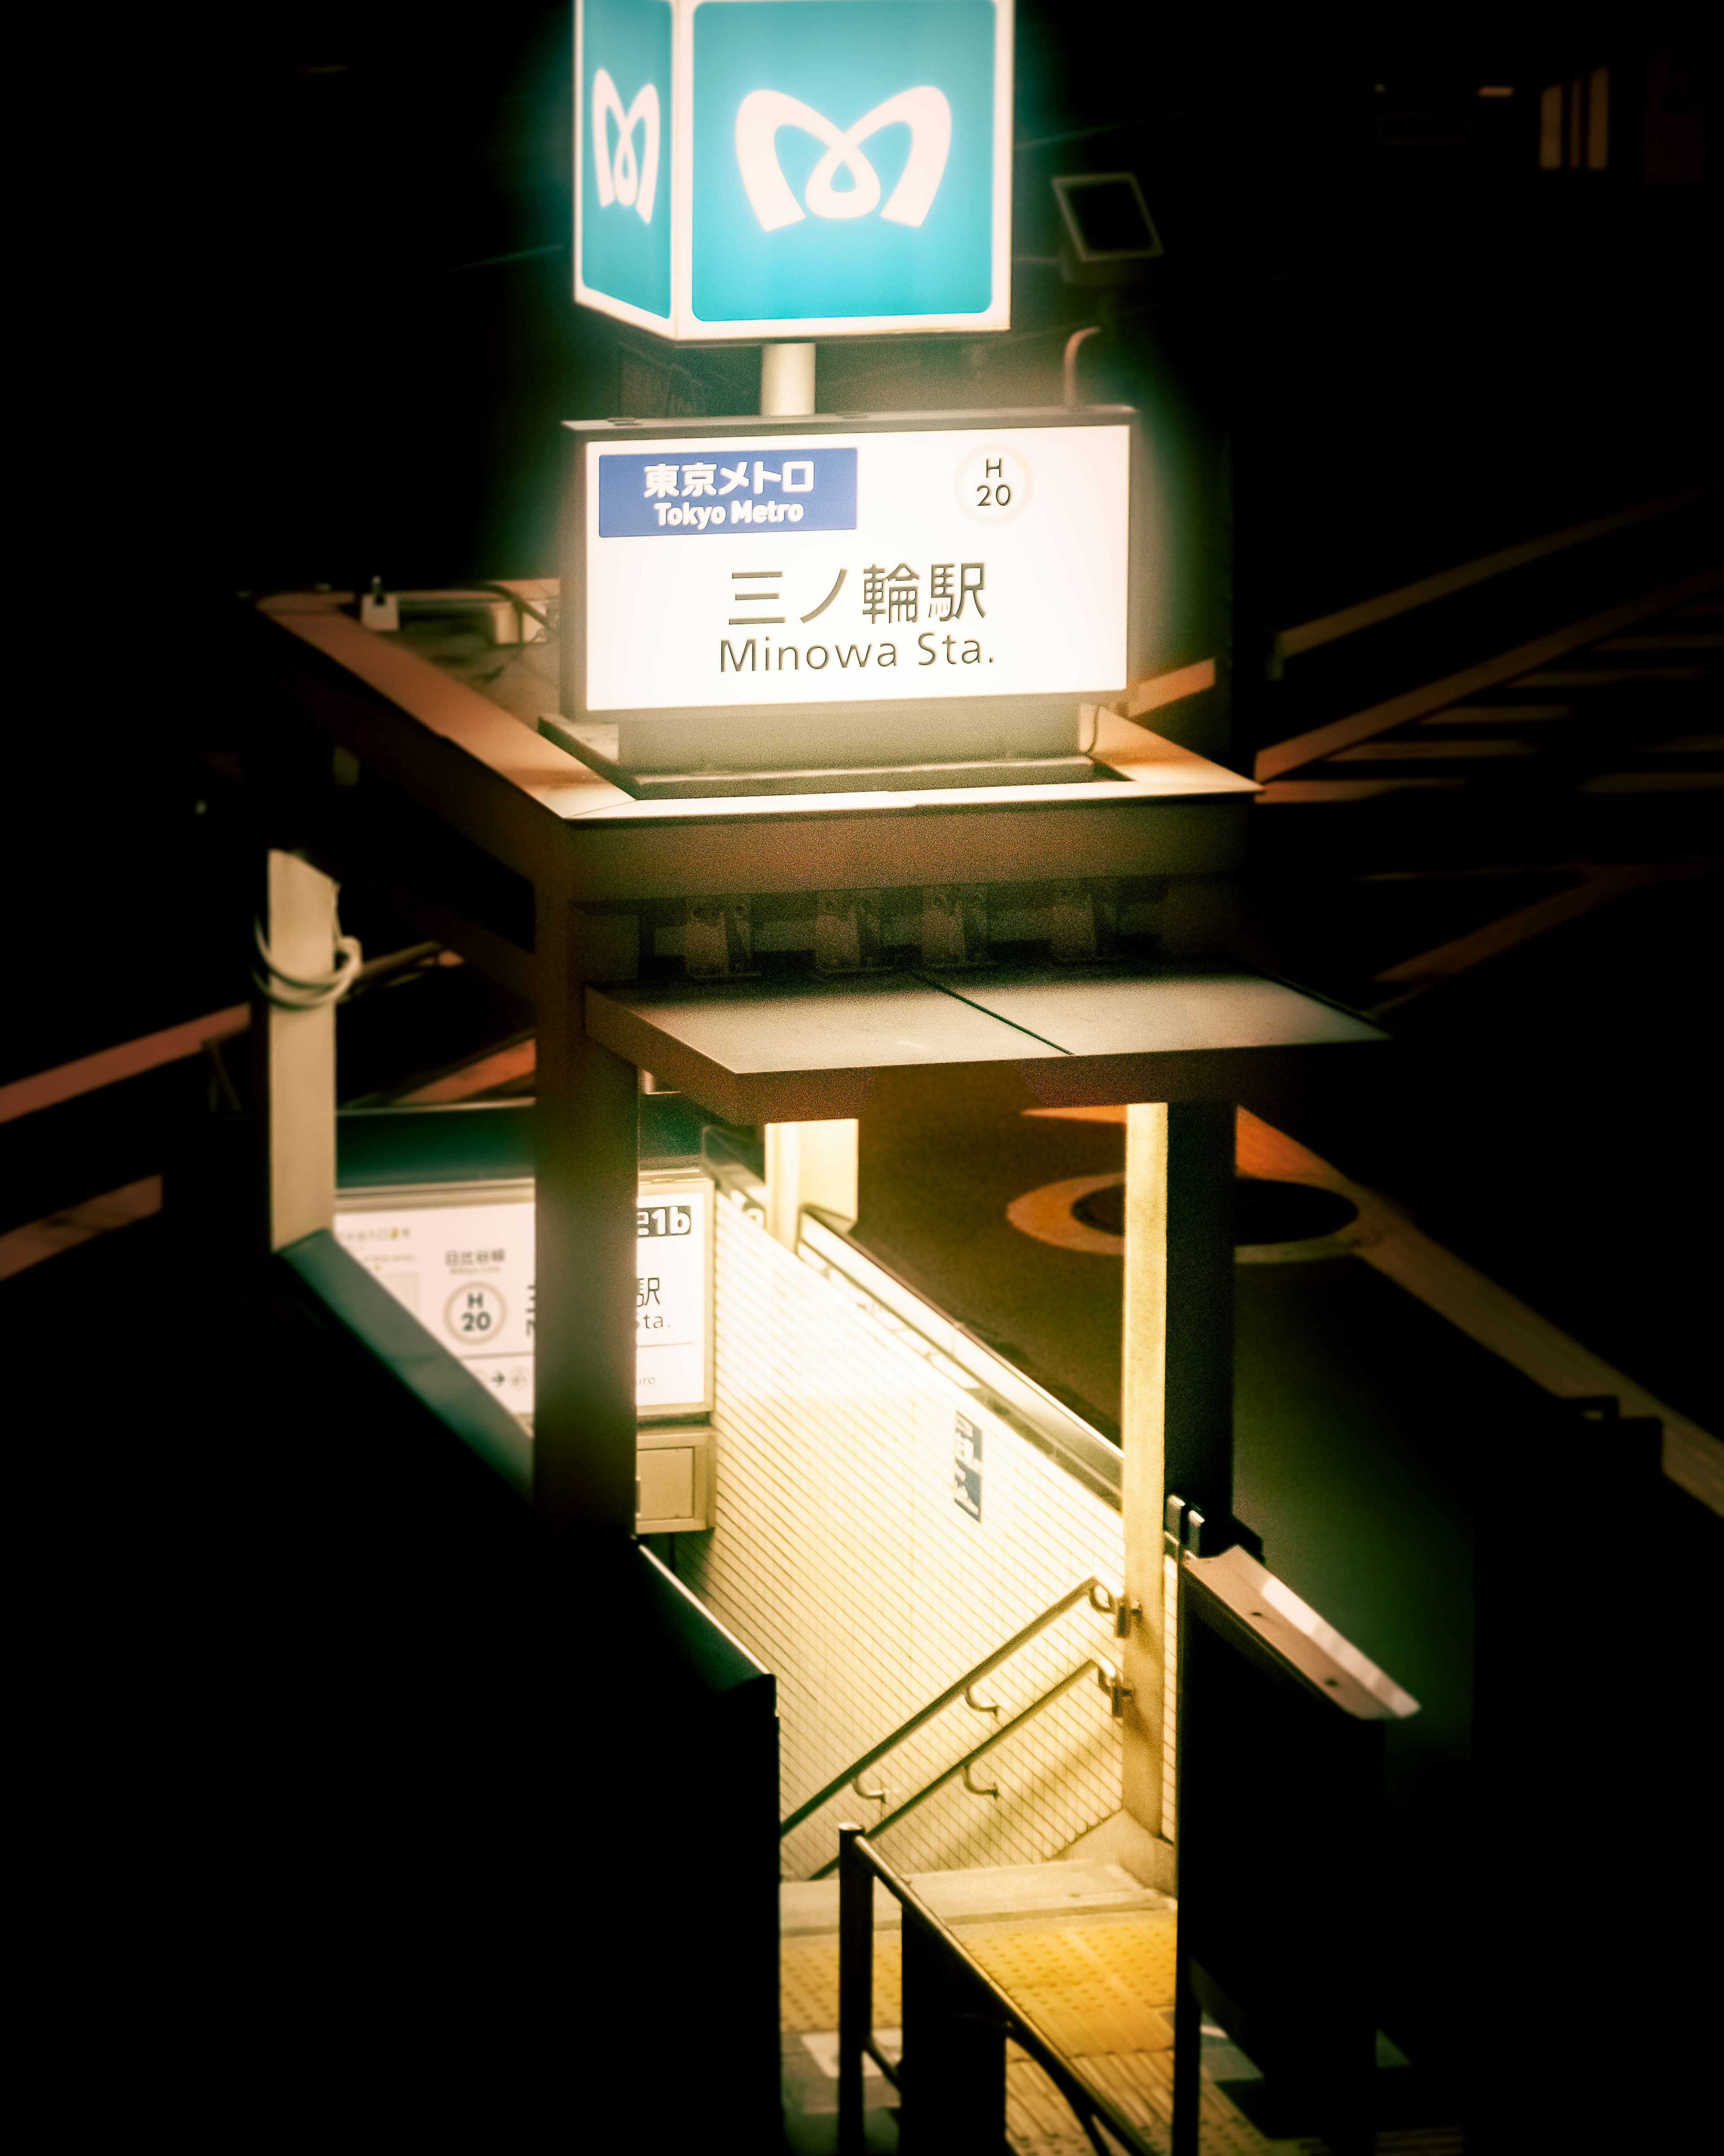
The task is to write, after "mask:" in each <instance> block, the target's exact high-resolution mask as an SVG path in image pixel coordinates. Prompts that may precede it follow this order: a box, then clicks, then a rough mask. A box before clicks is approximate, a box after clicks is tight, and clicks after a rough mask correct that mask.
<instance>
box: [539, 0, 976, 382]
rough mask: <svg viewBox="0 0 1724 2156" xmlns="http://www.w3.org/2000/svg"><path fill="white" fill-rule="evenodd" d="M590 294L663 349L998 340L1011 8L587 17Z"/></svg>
mask: <svg viewBox="0 0 1724 2156" xmlns="http://www.w3.org/2000/svg"><path fill="white" fill-rule="evenodd" d="M575 41H576V52H575V84H576V97H575V297H576V298H577V300H579V301H580V302H581V303H582V305H586V306H589V307H594V308H597V309H598V310H599V311H601V312H603V313H605V314H609V315H613V316H618V317H619V318H620V319H622V320H623V321H631V322H634V323H636V324H638V325H639V326H641V327H643V328H646V329H650V330H653V331H655V332H656V333H657V334H658V335H659V336H670V337H675V338H679V339H684V340H696V339H701V338H711V337H803V336H839V335H843V334H845V333H847V332H849V333H853V334H858V335H861V334H869V335H877V334H879V333H880V332H881V331H895V330H902V331H917V330H938V329H952V330H972V331H976V330H1000V329H1005V328H1007V327H1008V326H1009V323H1010V319H1011V313H1010V288H1011V164H1012V4H1011V0H577V6H576V11H575Z"/></svg>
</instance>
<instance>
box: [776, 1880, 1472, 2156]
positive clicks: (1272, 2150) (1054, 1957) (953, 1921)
mask: <svg viewBox="0 0 1724 2156" xmlns="http://www.w3.org/2000/svg"><path fill="white" fill-rule="evenodd" d="M910 1883H911V1885H912V1886H914V1887H915V1888H916V1892H918V1893H919V1894H921V1897H923V1899H924V1900H926V1902H928V1903H929V1904H930V1905H931V1907H933V1908H934V1910H935V1911H936V1912H937V1913H938V1914H939V1915H940V1916H942V1917H944V1918H945V1920H946V1922H947V1923H948V1924H950V1925H951V1926H952V1928H953V1929H954V1930H955V1931H957V1932H958V1933H960V1934H961V1936H962V1938H963V1941H964V1943H965V1945H966V1946H967V1948H969V1949H970V1951H971V1953H973V1954H974V1955H975V1957H976V1958H977V1961H979V1962H980V1963H982V1965H983V1968H984V1969H987V1970H988V1974H990V1975H991V1976H993V1978H994V1979H996V1981H997V1982H998V1984H1000V1985H1001V1986H1002V1987H1003V1989H1005V1990H1006V1991H1007V1992H1008V1993H1009V1994H1010V1995H1011V1996H1012V1998H1013V1999H1014V2000H1015V2001H1016V2002H1017V2003H1018V2005H1020V2006H1021V2007H1022V2008H1023V2010H1024V2012H1025V2013H1026V2014H1027V2015H1030V2016H1032V2017H1033V2018H1034V2020H1035V2021H1036V2022H1037V2023H1038V2024H1039V2026H1040V2027H1041V2028H1042V2029H1043V2030H1045V2031H1046V2033H1047V2035H1048V2036H1049V2040H1051V2041H1052V2042H1053V2043H1054V2045H1055V2046H1058V2048H1059V2049H1060V2051H1061V2052H1062V2053H1064V2055H1065V2056H1066V2057H1067V2058H1068V2059H1070V2061H1071V2063H1072V2065H1073V2066H1075V2068H1076V2070H1077V2071H1078V2072H1079V2073H1080V2074H1081V2075H1082V2076H1083V2077H1084V2078H1085V2080H1086V2081H1088V2082H1090V2085H1091V2086H1092V2087H1094V2088H1095V2089H1096V2090H1097V2091H1098V2092H1101V2093H1102V2094H1105V2095H1106V2096H1107V2097H1111V2099H1112V2101H1113V2102H1115V2103H1116V2105H1117V2106H1118V2107H1119V2108H1120V2110H1121V2112H1123V2113H1124V2114H1125V2116H1126V2117H1127V2118H1129V2119H1130V2120H1131V2122H1132V2123H1133V2124H1134V2125H1135V2126H1136V2127H1137V2129H1138V2131H1139V2132H1140V2133H1142V2135H1143V2137H1144V2138H1145V2139H1146V2140H1147V2142H1148V2143H1150V2144H1151V2146H1152V2148H1157V2149H1161V2150H1163V2151H1167V2150H1170V2149H1171V2147H1172V2093H1173V2091H1172V2065H1173V2051H1172V2045H1173V2029H1172V2006H1173V1947H1174V1924H1175V1910H1174V1904H1173V1903H1172V1901H1171V1900H1170V1899H1169V1898H1168V1897H1167V1896H1166V1895H1163V1894H1158V1893H1156V1892H1153V1891H1152V1889H1150V1888H1148V1887H1146V1886H1142V1885H1140V1884H1139V1882H1138V1881H1137V1880H1136V1879H1134V1878H1133V1877H1132V1876H1131V1874H1130V1873H1129V1872H1127V1871H1125V1870H1124V1869H1123V1868H1122V1867H1121V1866H1119V1865H1116V1864H1106V1863H1098V1862H1093V1861H1090V1862H1069V1863H1050V1864H1026V1865H1011V1866H998V1867H995V1868H989V1869H978V1870H975V1871H926V1872H921V1873H919V1874H915V1875H912V1876H911V1882H910ZM780 1894H781V1922H782V2025H783V2029H784V2032H785V2033H784V2054H785V2095H786V2105H787V2112H800V2113H802V2114H803V2116H804V2117H805V2118H806V2119H807V2121H808V2123H809V2124H811V2125H812V2124H813V2123H814V2121H815V2120H816V2119H817V2118H820V2117H824V2115H827V2114H830V2116H831V2117H832V2119H833V2123H834V2124H835V2121H836V2112H837V2081H836V2074H837V2056H838V2040H837V2036H836V2033H835V2032H836V2030H837V2027H838V1882H837V1881H836V1880H821V1881H795V1882H787V1883H786V1884H785V1885H784V1886H782V1888H781V1889H780ZM900 1938H901V1918H900V1911H899V1906H898V1903H897V1902H896V1901H895V1899H894V1898H893V1897H892V1896H891V1895H890V1894H889V1893H888V1892H886V1890H885V1887H884V1886H878V1885H876V1886H875V1948H874V2013H875V2025H876V2029H877V2031H878V2034H879V2040H880V2043H881V2047H882V2049H883V2050H885V2051H886V2052H887V2055H888V2056H892V2055H893V2053H894V2052H895V2050H896V2047H897V2043H898V2035H899V2029H900V2024H901V2021H902V2005H901V1988H900V1981H901V1980H900V1970H901V1958H900ZM868 2087H869V2103H870V2110H871V2111H875V2112H885V2110H886V2109H887V2107H889V2105H890V2104H891V2103H892V2102H895V2095H894V2092H893V2091H892V2090H891V2088H890V2085H889V2084H888V2083H887V2082H885V2079H884V2077H883V2076H880V2075H879V2074H878V2073H877V2072H873V2071H870V2077H869V2084H868ZM870 2125H871V2128H872V2130H871V2131H870V2148H874V2147H876V2146H877V2147H880V2148H885V2147H888V2146H890V2141H889V2140H886V2139H884V2138H880V2134H881V2132H882V2130H885V2131H887V2132H889V2130H890V2129H889V2128H886V2122H885V2118H884V2117H881V2118H880V2119H878V2120H872V2121H871V2122H870ZM1006 2133H1007V2138H1008V2142H1009V2143H1010V2144H1011V2146H1012V2148H1013V2149H1014V2150H1015V2151H1017V2152H1018V2156H1093V2152H1092V2150H1091V2145H1090V2141H1089V2139H1088V2138H1087V2137H1086V2135H1085V2133H1084V2130H1083V2128H1082V2127H1081V2126H1080V2125H1079V2123H1078V2122H1077V2120H1076V2118H1075V2117H1074V2116H1073V2115H1072V2113H1071V2112H1070V2110H1069V2109H1068V2108H1067V2107H1066V2105H1065V2102H1064V2101H1063V2099H1062V2098H1061V2097H1060V2095H1059V2093H1058V2092H1057V2091H1056V2090H1055V2089H1054V2086H1053V2084H1052V2082H1049V2079H1048V2077H1047V2076H1046V2075H1045V2074H1044V2072H1043V2071H1042V2070H1041V2068H1040V2067H1039V2066H1037V2065H1036V2063H1035V2061H1034V2060H1033V2059H1031V2058H1030V2057H1029V2056H1028V2055H1027V2054H1026V2053H1024V2051H1021V2050H1020V2049H1019V2047H1018V2046H1017V2045H1015V2044H1011V2045H1008V2046H1007V2054H1006ZM793 2145H794V2146H798V2147H802V2146H807V2147H810V2148H812V2147H813V2146H815V2145H817V2143H815V2142H814V2141H813V2140H803V2139H797V2138H794V2137H793ZM1202 2146H1203V2156H1319V2152H1320V2151H1321V2148H1322V2144H1321V2143H1320V2142H1316V2141H1269V2140H1265V2138H1264V2137H1263V2135H1262V2134H1260V2133H1259V2132H1258V2131H1257V2129H1256V2128H1255V2127H1254V2126H1253V2125H1252V2124H1251V2123H1250V2121H1249V2119H1247V2118H1246V2117H1244V2114H1243V2113H1242V2112H1239V2109H1238V2108H1237V2107H1235V2106H1234V2104H1233V2103H1232V2102H1230V2101H1229V2098H1228V2097H1227V2096H1226V2094H1225V2093H1224V2091H1222V2090H1221V2089H1219V2088H1218V2087H1216V2086H1215V2084H1214V2083H1213V2082H1212V2081H1210V2080H1209V2079H1208V2078H1207V2077H1206V2078H1205V2080H1204V2082H1203V2127H1202ZM1378 2148H1379V2152H1380V2156H1389V2153H1390V2152H1391V2151H1394V2152H1396V2156H1460V2148H1461V2143H1460V2138H1459V2137H1458V2136H1457V2135H1455V2134H1454V2133H1406V2134H1398V2133H1384V2134H1383V2135H1381V2136H1380V2137H1379V2139H1378Z"/></svg>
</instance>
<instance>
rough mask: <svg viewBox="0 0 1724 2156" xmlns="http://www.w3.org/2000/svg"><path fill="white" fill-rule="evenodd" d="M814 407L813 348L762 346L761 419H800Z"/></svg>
mask: <svg viewBox="0 0 1724 2156" xmlns="http://www.w3.org/2000/svg"><path fill="white" fill-rule="evenodd" d="M813 408H814V347H813V345H811V344H763V345H762V346H761V348H760V410H761V417H762V418H765V419H801V418H806V417H807V416H808V413H811V412H813Z"/></svg>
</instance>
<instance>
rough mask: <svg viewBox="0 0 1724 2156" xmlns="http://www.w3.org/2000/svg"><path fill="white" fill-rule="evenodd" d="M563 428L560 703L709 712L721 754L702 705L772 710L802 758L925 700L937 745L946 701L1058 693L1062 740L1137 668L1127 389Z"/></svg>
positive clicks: (980, 705) (995, 710)
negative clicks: (847, 412)
mask: <svg viewBox="0 0 1724 2156" xmlns="http://www.w3.org/2000/svg"><path fill="white" fill-rule="evenodd" d="M567 435H568V438H569V441H570V454H571V465H572V469H571V473H570V480H569V486H568V492H567V504H566V518H565V531H564V560H563V578H564V582H563V592H564V602H563V611H562V648H563V668H564V675H563V714H564V716H565V718H566V719H567V720H569V721H587V722H600V723H603V722H615V721H622V722H624V724H625V725H626V724H627V723H628V722H629V721H650V720H652V719H653V718H654V716H661V715H662V716H663V717H664V719H666V720H667V721H668V720H669V719H670V717H671V716H673V715H676V716H680V717H682V718H684V719H692V718H693V717H695V716H696V715H700V714H705V715H706V716H707V717H708V718H709V720H710V721H713V722H715V724H714V725H713V726H710V727H709V737H710V739H711V742H712V743H713V744H714V748H713V753H714V755H715V756H716V757H717V759H718V760H719V761H723V760H724V751H723V747H722V742H723V738H724V735H723V729H722V726H718V725H716V722H717V721H721V720H722V719H723V718H724V717H725V716H726V714H731V715H736V716H738V717H740V716H741V715H743V714H760V713H765V712H772V713H777V714H778V715H779V716H782V718H784V719H787V720H788V719H791V718H793V717H797V718H800V719H801V720H803V721H805V722H806V723H805V725H804V726H803V728H802V730H801V733H800V736H799V746H800V750H801V752H802V756H803V761H805V762H818V761H819V760H820V758H821V757H822V755H823V753H824V752H825V744H826V743H827V742H829V739H830V738H831V737H833V734H834V722H835V721H837V720H839V718H841V717H842V716H843V715H844V714H846V713H851V714H858V713H860V712H861V711H864V710H865V709H866V708H867V707H870V706H890V707H892V708H894V709H895V710H897V711H900V712H908V711H915V710H920V711H921V712H922V713H923V714H924V715H925V716H924V720H923V721H921V724H922V726H923V732H924V737H925V738H924V740H923V742H922V747H924V748H926V750H927V752H929V753H937V752H938V750H937V745H936V744H935V742H934V732H933V731H932V730H931V726H930V721H931V718H932V717H934V716H937V715H938V714H939V713H940V712H941V711H945V710H952V711H956V710H957V709H960V708H967V709H969V710H971V711H974V712H977V713H981V712H983V711H986V712H987V713H988V714H990V715H991V719H990V723H994V724H996V725H998V723H1000V722H1001V716H1002V715H1003V714H1004V715H1008V716H1009V714H1010V713H1012V712H1013V711H1022V712H1025V713H1031V712H1038V711H1047V712H1052V713H1054V714H1056V715H1058V716H1057V721H1056V723H1057V725H1059V726H1064V727H1065V729H1066V730H1067V731H1066V733H1065V734H1064V735H1062V736H1061V737H1060V739H1061V741H1062V742H1063V741H1065V740H1068V739H1069V738H1070V728H1071V727H1072V726H1075V715H1076V711H1077V707H1078V705H1079V704H1080V702H1085V701H1089V702H1095V701H1101V700H1102V699H1104V698H1106V697H1108V696H1115V695H1117V694H1118V693H1119V692H1120V691H1121V690H1122V689H1123V688H1124V687H1125V686H1126V683H1127V682H1128V681H1129V680H1131V679H1133V678H1134V675H1133V668H1134V665H1137V663H1138V654H1137V652H1136V649H1135V638H1136V635H1137V634H1138V632H1139V627H1140V621H1141V615H1142V608H1141V607H1137V606H1134V604H1133V603H1132V593H1133V585H1134V577H1135V576H1136V574H1137V562H1138V557H1140V556H1141V554H1142V551H1143V548H1142V540H1141V535H1140V534H1139V533H1138V532H1137V530H1136V528H1135V525H1136V522H1137V521H1138V520H1137V519H1135V518H1134V509H1133V505H1134V500H1135V499H1137V497H1138V496H1139V495H1141V493H1142V489H1141V488H1139V487H1135V486H1134V484H1133V473H1134V465H1135V462H1136V459H1137V454H1138V447H1137V422H1136V415H1135V414H1134V413H1131V411H1130V410H1129V409H1127V408H1124V407H1121V406H1095V407H1090V408H1085V409H1083V410H1081V411H1078V412H1067V411H1065V410H1064V409H1059V410H1039V409H1032V410H1024V411H1018V412H991V413H937V414H914V413H905V414H894V415H890V416H881V417H878V418H862V417H859V416H849V417H844V418H831V419H824V418H823V419H817V420H806V419H797V420H782V421H776V422H774V421H762V420H728V421H720V420H705V421H691V422H689V423H686V425H685V427H679V428H678V429H676V430H675V432H671V431H670V430H669V429H666V430H664V431H660V430H659V427H658V426H657V425H656V424H652V425H651V431H650V433H649V432H648V429H647V427H645V426H641V427H631V426H629V425H628V424H626V423H617V422H615V421H595V422H571V423H569V424H568V426H567ZM634 731H635V733H636V735H637V737H639V736H640V735H641V734H642V733H643V732H644V727H643V726H640V725H637V726H635V727H634ZM1059 745H1060V743H1058V742H1056V743H1055V746H1056V747H1057V746H1059ZM835 760H838V761H842V760H844V759H843V757H842V756H839V757H837V758H836V759H835Z"/></svg>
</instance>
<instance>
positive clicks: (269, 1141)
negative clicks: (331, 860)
mask: <svg viewBox="0 0 1724 2156" xmlns="http://www.w3.org/2000/svg"><path fill="white" fill-rule="evenodd" d="M265 876H266V887H265V892H264V940H265V941H266V942H267V943H268V944H269V953H270V957H271V958H272V959H273V960H274V962H275V966H276V968H278V969H279V971H280V973H281V974H282V975H284V976H286V977H288V978H290V979H293V980H298V981H322V980H325V979H326V978H329V976H330V975H331V969H332V968H333V967H334V965H335V955H336V934H337V929H336V892H337V889H338V886H337V885H336V884H334V883H332V882H331V880H330V879H329V878H328V877H327V876H326V875H324V873H323V872H322V870H321V869H315V868H313V867H312V865H311V864H310V862H309V861H305V860H300V857H299V855H297V854H284V853H280V852H277V851H276V850H275V849H274V848H273V847H272V848H271V849H270V851H269V858H268V861H267V864H266V868H265ZM259 1018H260V1019H261V1031H262V1034H263V1038H264V1059H263V1060H264V1067H263V1071H262V1074H261V1075H262V1077H263V1098H264V1132H265V1144H266V1147H267V1149H268V1162H267V1168H266V1178H267V1180H266V1187H265V1194H264V1206H265V1215H264V1217H265V1220H266V1222H267V1234H268V1240H269V1249H270V1250H285V1248H286V1246H287V1245H288V1244H290V1243H296V1242H298V1241H299V1240H300V1236H302V1235H310V1234H311V1233H312V1232H313V1231H314V1230H315V1229H319V1228H332V1227H333V1226H334V1224H335V1216H336V1007H335V1004H334V1003H333V1002H329V1003H323V1004H316V1005H314V1006H312V1007H310V1008H309V1009H286V1008H284V1006H283V1005H282V1004H276V1003H271V1002H269V1000H268V999H267V998H264V999H263V1000H262V1001H261V1004H260V1005H259Z"/></svg>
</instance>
